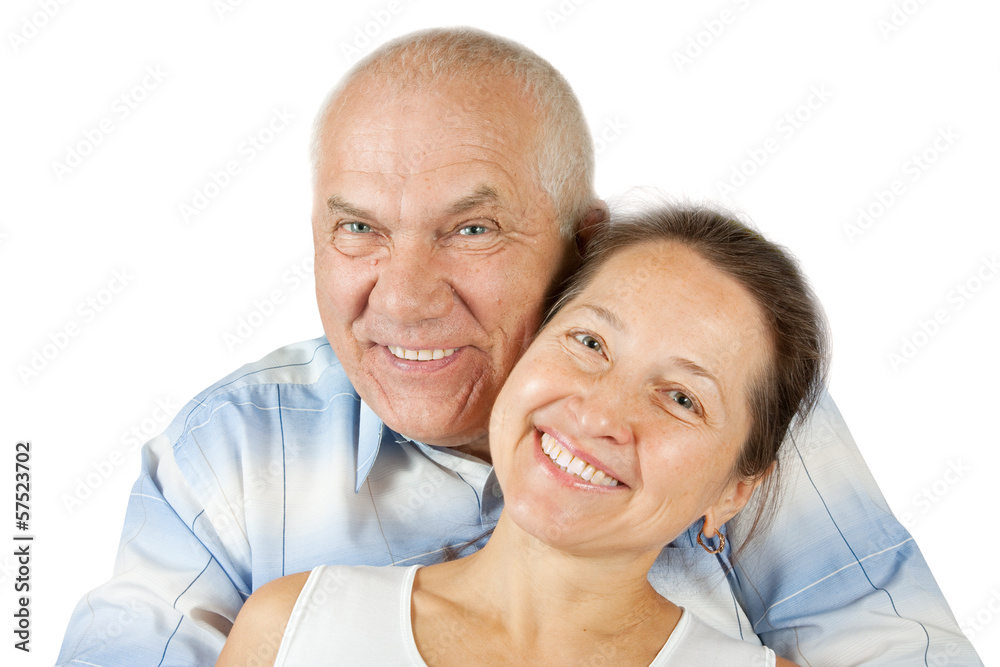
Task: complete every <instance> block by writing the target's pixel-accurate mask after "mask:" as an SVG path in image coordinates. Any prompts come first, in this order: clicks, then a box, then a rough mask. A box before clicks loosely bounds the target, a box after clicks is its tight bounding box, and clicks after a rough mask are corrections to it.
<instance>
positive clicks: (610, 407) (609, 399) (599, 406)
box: [569, 382, 634, 445]
mask: <svg viewBox="0 0 1000 667" xmlns="http://www.w3.org/2000/svg"><path fill="white" fill-rule="evenodd" d="M569 407H570V410H571V412H572V413H573V416H574V418H575V419H576V422H577V424H578V426H579V427H580V434H581V435H582V436H584V437H587V438H592V439H595V440H603V441H606V442H609V443H611V444H617V445H627V444H630V443H631V442H632V441H633V439H634V435H633V432H632V427H631V423H630V419H629V416H628V411H627V400H626V396H625V395H624V393H623V389H622V388H621V387H620V386H617V384H616V383H612V382H601V383H596V384H594V385H593V386H591V387H589V388H588V389H587V390H585V391H581V392H578V393H576V394H574V395H573V396H572V397H571V398H570V401H569Z"/></svg>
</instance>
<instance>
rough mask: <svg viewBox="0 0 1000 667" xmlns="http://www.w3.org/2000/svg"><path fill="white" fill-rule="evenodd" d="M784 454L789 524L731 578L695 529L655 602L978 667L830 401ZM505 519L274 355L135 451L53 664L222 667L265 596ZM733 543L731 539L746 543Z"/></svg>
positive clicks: (731, 628)
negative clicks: (238, 627)
mask: <svg viewBox="0 0 1000 667" xmlns="http://www.w3.org/2000/svg"><path fill="white" fill-rule="evenodd" d="M785 449H786V451H785V454H784V459H783V465H784V471H783V474H784V476H783V480H782V487H783V488H782V491H781V493H782V504H781V509H780V511H779V512H777V513H776V514H775V515H774V516H771V517H768V519H767V523H769V524H770V529H769V530H768V531H767V533H766V534H764V535H762V536H761V537H759V538H757V539H755V540H754V542H753V543H752V544H751V545H750V547H749V548H748V549H747V551H746V552H744V553H743V554H742V555H741V558H740V560H739V563H738V565H737V566H736V568H735V569H732V570H730V568H729V567H728V564H729V559H730V558H731V552H730V551H729V547H727V550H726V551H725V552H723V553H722V554H720V555H719V556H712V555H710V554H708V553H706V552H705V551H703V550H702V549H701V548H700V547H698V546H697V545H696V544H695V541H694V537H695V532H694V527H692V529H690V530H688V531H687V533H685V534H684V535H682V536H681V537H680V538H678V539H677V540H676V541H675V542H674V544H672V545H671V546H670V547H668V548H667V549H665V550H664V551H663V553H662V554H661V557H660V559H659V560H658V561H657V563H656V565H654V567H653V569H652V571H651V572H650V580H651V581H652V582H653V583H654V585H655V586H656V587H657V589H658V590H660V592H661V593H663V594H665V595H666V596H667V597H669V598H670V599H671V600H673V601H674V602H676V603H677V604H680V605H682V606H684V607H687V608H690V609H692V610H693V611H694V612H695V613H696V614H698V616H700V617H701V618H703V619H705V620H706V621H708V622H710V623H711V624H713V625H714V626H715V627H717V628H718V629H720V630H722V631H723V632H726V633H727V634H730V635H731V636H735V637H742V638H743V639H746V640H748V641H758V640H757V637H756V636H755V635H759V637H760V639H761V640H763V641H764V643H766V644H767V645H768V646H770V647H772V648H774V649H775V650H776V651H777V652H778V654H779V655H784V656H785V657H787V658H789V659H792V660H795V661H797V662H800V663H802V664H810V665H813V666H814V667H815V666H818V665H846V664H859V663H865V664H893V665H897V664H898V665H903V664H905V665H938V664H948V665H979V664H981V663H980V661H979V660H978V658H977V657H976V654H975V651H974V650H973V648H972V646H971V644H970V643H969V642H968V641H967V640H966V638H965V637H964V635H963V634H962V633H961V631H960V630H959V628H958V625H957V623H956V622H955V619H954V617H953V616H952V614H951V611H950V610H949V608H948V605H947V603H946V602H945V600H944V598H943V596H942V595H941V592H940V590H939V589H938V587H937V584H936V583H935V582H934V579H933V577H932V576H931V574H930V571H929V570H928V568H927V565H926V564H925V562H924V560H923V558H922V556H921V555H920V552H919V550H918V549H917V546H916V544H915V543H914V542H913V539H912V538H911V537H910V536H909V534H908V533H907V532H906V531H905V530H904V529H903V527H902V526H901V525H900V524H899V523H898V522H897V521H896V520H895V518H894V517H893V516H892V514H891V512H890V511H889V509H888V507H887V506H886V504H885V501H884V500H883V498H882V496H881V494H880V493H879V491H878V487H877V486H876V484H875V482H874V480H873V479H872V478H871V475H870V473H869V472H868V469H867V467H866V466H865V464H864V461H863V460H862V459H861V456H860V453H859V452H858V450H857V447H856V446H855V444H854V442H853V440H852V439H851V437H850V434H849V433H848V431H847V428H846V426H845V425H844V423H843V420H842V418H841V417H840V414H839V413H838V412H837V409H836V407H835V406H834V404H833V402H832V400H830V399H829V398H828V397H827V398H826V399H824V402H823V404H822V405H821V407H820V409H819V411H818V412H817V413H816V414H815V415H814V417H813V418H811V420H810V422H809V423H808V424H807V425H806V427H805V428H804V429H803V430H802V432H801V433H800V435H799V436H798V437H796V438H795V439H794V441H792V442H790V443H788V445H787V446H786V448H785ZM501 507H502V494H501V492H500V489H499V486H498V485H497V484H496V478H495V477H494V475H493V472H492V468H491V467H490V466H489V465H487V464H485V463H483V462H482V461H479V460H477V459H473V458H471V457H468V456H465V455H463V454H461V453H458V452H455V451H453V450H447V449H440V448H434V447H428V446H425V445H423V444H420V443H415V442H411V441H409V440H407V439H406V438H405V437H402V436H400V435H399V434H397V433H394V432H393V431H391V430H390V429H389V428H388V427H386V426H385V425H384V424H382V421H381V420H380V419H379V418H378V417H377V416H376V415H375V414H374V413H373V412H372V411H371V410H370V409H369V408H368V406H366V405H365V404H364V403H363V402H362V401H361V400H360V399H359V397H358V395H357V393H356V392H355V391H354V388H353V387H352V386H351V384H350V382H349V381H348V380H347V377H346V375H345V374H344V372H343V370H342V368H341V366H340V363H339V362H338V361H337V359H336V357H335V356H334V354H333V352H332V351H331V349H330V346H329V344H328V343H327V342H326V339H324V338H320V339H317V340H313V341H307V342H303V343H299V344H295V345H290V346H288V347H284V348H281V349H279V350H276V351H275V352H273V353H271V354H270V355H268V356H267V357H265V358H264V359H261V360H260V361H258V362H256V363H253V364H249V365H247V366H244V367H243V368H241V369H240V370H238V371H236V372H235V373H233V374H232V375H230V376H228V377H226V378H224V379H223V380H221V381H220V382H218V383H216V384H215V385H213V386H212V387H210V388H209V389H207V390H205V391H204V392H202V393H201V394H199V395H198V396H197V397H196V398H195V399H194V400H192V401H191V402H190V403H188V404H187V405H186V406H185V407H184V408H183V409H182V410H181V412H180V413H179V414H178V416H177V417H176V418H175V419H174V421H173V422H172V423H171V425H170V426H169V427H168V428H167V430H166V431H165V432H164V433H163V434H161V435H160V436H158V437H156V438H154V439H153V440H151V441H150V442H149V443H148V444H147V445H146V447H145V448H144V449H143V457H142V472H141V474H140V477H139V479H138V481H137V482H136V483H135V485H134V487H133V489H132V493H131V497H130V499H129V505H128V512H127V515H126V519H125V527H124V530H123V532H122V539H121V544H120V546H119V550H118V558H117V563H116V566H115V574H114V577H113V578H112V579H111V580H110V581H109V582H108V583H106V584H104V585H103V586H101V587H99V588H97V589H96V590H94V591H91V592H90V593H88V594H87V595H86V596H85V597H84V598H83V600H82V601H81V602H80V604H79V605H78V606H77V608H76V610H75V611H74V613H73V616H72V618H71V620H70V625H69V628H68V630H67V632H66V636H65V639H64V641H63V646H62V650H61V652H60V655H59V658H58V664H60V665H72V664H90V665H100V666H104V667H110V666H112V665H122V666H127V667H135V666H137V665H184V666H190V665H211V664H214V662H215V660H216V658H217V657H218V654H219V652H220V651H221V649H222V645H223V643H224V642H225V638H226V634H227V633H228V631H229V629H230V628H231V627H232V623H233V621H234V619H235V618H236V615H237V613H238V612H239V610H240V607H241V606H242V604H243V602H244V601H245V600H246V599H247V597H248V596H249V595H250V594H251V593H252V592H253V591H254V590H256V589H257V588H259V587H260V586H261V585H263V584H265V583H267V582H268V581H271V580H272V579H275V578H277V577H280V576H282V575H285V574H291V573H294V572H302V571H305V570H310V569H312V568H313V567H315V566H317V565H320V564H341V565H409V564H414V563H422V564H430V563H435V562H438V561H440V560H441V559H442V558H443V555H444V551H445V549H447V548H448V547H451V546H455V545H461V544H464V543H466V542H469V541H474V540H477V539H479V540H480V546H481V542H482V539H481V538H482V536H483V534H484V532H485V531H487V530H488V529H489V528H491V527H492V526H493V525H494V524H495V523H496V520H497V517H498V516H499V513H500V509H501ZM729 532H730V537H731V540H730V542H733V541H736V542H738V541H739V540H738V535H739V533H740V526H739V525H738V524H737V525H731V526H730V528H729ZM737 549H738V544H737ZM727 570H730V571H728V573H727ZM744 611H745V613H744ZM376 635H377V631H374V630H373V637H375V636H376ZM273 640H274V643H275V646H277V644H278V642H280V635H277V634H276V635H275V636H274V637H273Z"/></svg>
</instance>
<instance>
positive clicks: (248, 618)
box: [216, 572, 309, 667]
mask: <svg viewBox="0 0 1000 667" xmlns="http://www.w3.org/2000/svg"><path fill="white" fill-rule="evenodd" d="M308 578H309V573H308V572H300V573H298V574H290V575H288V576H286V577H281V578H280V579H275V580H274V581H269V582H268V583H266V584H264V585H263V586H261V587H260V588H258V589H257V590H256V591H254V594H253V595H251V596H250V597H249V598H247V601H246V602H245V603H244V604H243V608H242V609H240V613H239V615H238V616H237V617H236V623H234V624H233V629H232V630H231V631H230V632H229V638H228V639H226V645H225V646H224V647H223V649H222V654H221V655H220V656H219V661H218V662H217V663H216V665H217V667H218V666H219V665H234V666H235V665H246V664H249V660H250V658H253V659H254V661H255V664H259V665H271V664H273V663H274V658H275V656H277V654H278V647H279V646H280V645H281V637H282V636H283V635H284V634H285V627H286V626H287V625H288V617H289V616H291V614H292V609H294V608H295V601H296V600H297V599H298V597H299V593H301V592H302V587H303V586H305V585H306V580H307V579H308Z"/></svg>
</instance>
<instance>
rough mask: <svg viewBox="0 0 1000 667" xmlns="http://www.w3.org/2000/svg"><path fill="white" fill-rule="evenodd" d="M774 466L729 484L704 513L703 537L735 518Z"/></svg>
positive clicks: (713, 533)
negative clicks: (756, 475) (754, 475)
mask: <svg viewBox="0 0 1000 667" xmlns="http://www.w3.org/2000/svg"><path fill="white" fill-rule="evenodd" d="M776 465H777V463H771V465H770V466H768V468H767V470H766V471H764V473H763V474H762V475H760V476H758V477H755V478H753V479H750V480H743V479H737V480H735V481H733V482H731V483H730V485H729V487H728V488H727V489H726V491H725V493H723V494H722V497H720V498H719V499H718V500H717V501H716V502H715V504H714V505H712V506H711V507H710V508H709V509H708V511H707V512H705V524H704V527H703V530H704V532H705V535H707V536H709V537H711V536H712V535H715V531H716V530H719V529H721V528H722V525H723V524H724V523H726V522H727V521H729V520H730V519H732V518H733V517H734V516H736V514H737V513H738V512H739V511H740V510H741V509H743V508H744V507H745V506H746V504H747V503H748V502H750V498H751V496H753V492H754V491H755V490H756V489H757V487H758V486H760V484H761V482H763V481H764V480H765V479H767V477H768V475H770V474H771V473H772V472H773V471H774V467H775V466H776Z"/></svg>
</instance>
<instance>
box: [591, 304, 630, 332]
mask: <svg viewBox="0 0 1000 667" xmlns="http://www.w3.org/2000/svg"><path fill="white" fill-rule="evenodd" d="M580 307H581V308H583V309H585V310H589V311H590V312H592V313H593V314H594V315H596V316H597V317H598V318H599V319H602V320H604V322H606V323H607V324H609V325H610V326H612V327H613V328H615V329H617V330H618V331H621V332H624V331H625V323H624V322H622V321H621V318H619V317H618V316H617V315H616V314H615V313H614V312H612V311H611V310H608V309H607V308H605V307H604V306H598V305H596V304H592V303H583V304H580Z"/></svg>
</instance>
